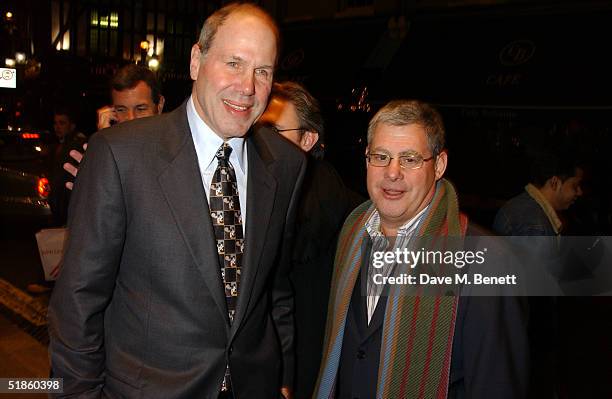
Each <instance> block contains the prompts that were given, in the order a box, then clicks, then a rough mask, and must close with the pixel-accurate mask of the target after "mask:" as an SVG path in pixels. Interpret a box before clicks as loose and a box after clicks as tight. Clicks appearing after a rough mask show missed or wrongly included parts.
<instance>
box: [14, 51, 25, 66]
mask: <svg viewBox="0 0 612 399" xmlns="http://www.w3.org/2000/svg"><path fill="white" fill-rule="evenodd" d="M15 61H17V63H18V64H25V62H26V55H25V53H15Z"/></svg>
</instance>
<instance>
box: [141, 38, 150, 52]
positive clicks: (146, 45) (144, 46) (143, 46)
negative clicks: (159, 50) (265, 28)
mask: <svg viewBox="0 0 612 399" xmlns="http://www.w3.org/2000/svg"><path fill="white" fill-rule="evenodd" d="M140 48H141V49H143V50H148V49H149V42H148V41H146V40H143V41H141V42H140Z"/></svg>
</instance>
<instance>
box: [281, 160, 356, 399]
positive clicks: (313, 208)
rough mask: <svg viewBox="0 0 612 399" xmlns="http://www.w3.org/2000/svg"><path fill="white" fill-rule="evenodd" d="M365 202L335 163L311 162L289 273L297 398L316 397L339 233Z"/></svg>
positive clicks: (303, 187) (297, 222)
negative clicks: (345, 221) (346, 180)
mask: <svg viewBox="0 0 612 399" xmlns="http://www.w3.org/2000/svg"><path fill="white" fill-rule="evenodd" d="M363 200H364V199H363V198H362V197H361V196H359V195H358V194H356V193H354V192H352V191H351V190H350V189H348V188H347V187H346V186H345V185H344V183H343V182H342V179H341V178H340V176H339V175H338V173H337V172H336V170H335V169H334V167H333V166H332V165H331V164H329V163H328V162H326V161H324V160H319V159H314V158H313V157H310V158H309V159H308V167H307V169H306V175H305V176H304V184H303V185H302V195H301V198H300V206H299V209H298V211H297V216H296V232H295V245H294V247H293V252H292V270H291V274H290V279H291V282H292V284H293V288H294V290H295V329H296V337H295V338H296V364H297V366H298V367H297V370H296V371H297V373H296V380H295V390H294V396H295V398H296V399H306V398H311V397H312V392H313V390H314V385H315V383H316V380H317V373H318V372H319V365H320V364H321V354H322V348H323V336H324V334H325V320H326V319H327V302H328V301H329V288H330V284H331V276H332V272H333V265H334V254H335V252H336V241H337V239H338V233H339V232H340V228H341V227H342V224H343V223H344V219H346V217H347V216H348V214H349V213H350V212H351V211H352V210H353V209H354V208H355V207H356V206H357V205H359V204H360V203H362V202H363Z"/></svg>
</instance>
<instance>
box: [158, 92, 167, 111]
mask: <svg viewBox="0 0 612 399" xmlns="http://www.w3.org/2000/svg"><path fill="white" fill-rule="evenodd" d="M164 104H166V99H165V98H164V96H162V95H160V96H159V102H158V103H157V113H158V114H161V113H162V111H163V110H164Z"/></svg>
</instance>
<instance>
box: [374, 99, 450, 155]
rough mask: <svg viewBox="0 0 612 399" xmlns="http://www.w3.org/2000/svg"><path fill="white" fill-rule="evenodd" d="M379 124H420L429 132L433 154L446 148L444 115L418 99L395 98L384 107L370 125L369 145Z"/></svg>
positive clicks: (428, 140)
mask: <svg viewBox="0 0 612 399" xmlns="http://www.w3.org/2000/svg"><path fill="white" fill-rule="evenodd" d="M379 124H383V125H391V126H407V125H412V124H415V125H419V126H421V127H422V128H423V129H424V130H425V133H426V134H427V143H428V145H429V149H430V151H431V152H432V155H433V156H438V155H439V154H440V153H441V152H442V150H444V144H445V143H444V141H445V130H444V123H443V122H442V116H440V114H439V113H438V111H436V109H435V108H434V107H432V106H431V105H429V104H427V103H424V102H422V101H418V100H394V101H391V102H389V103H387V105H385V106H384V107H382V108H381V109H380V110H379V111H378V112H377V113H376V115H374V117H373V118H372V119H371V120H370V123H369V125H368V145H369V144H370V143H371V142H372V137H373V136H374V131H375V130H376V128H377V127H378V125H379Z"/></svg>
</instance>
